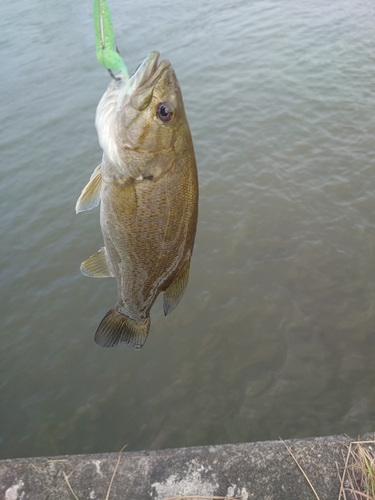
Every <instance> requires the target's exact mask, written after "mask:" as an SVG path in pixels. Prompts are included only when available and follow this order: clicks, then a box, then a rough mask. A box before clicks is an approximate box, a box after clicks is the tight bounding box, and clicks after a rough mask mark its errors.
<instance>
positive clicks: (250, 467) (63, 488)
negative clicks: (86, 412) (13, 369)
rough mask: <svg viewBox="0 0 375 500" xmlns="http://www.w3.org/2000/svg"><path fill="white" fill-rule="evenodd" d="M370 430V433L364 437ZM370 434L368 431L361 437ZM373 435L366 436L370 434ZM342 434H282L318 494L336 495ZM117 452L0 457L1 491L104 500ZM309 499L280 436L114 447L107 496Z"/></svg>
mask: <svg viewBox="0 0 375 500" xmlns="http://www.w3.org/2000/svg"><path fill="white" fill-rule="evenodd" d="M371 438H372V437H371ZM368 439H369V438H368ZM372 439H373V438H372ZM349 442H350V438H348V437H347V436H333V437H326V438H313V439H303V440H291V441H286V444H287V445H288V446H289V447H290V448H291V450H292V451H293V454H294V455H295V457H296V458H297V460H298V462H299V463H300V465H301V466H302V467H303V469H304V470H305V472H306V474H307V475H308V477H309V479H310V481H311V482H312V483H313V485H314V487H315V489H316V491H317V493H318V495H319V497H320V500H338V494H339V487H340V482H339V479H338V474H337V469H336V462H337V463H338V464H340V466H341V467H342V466H343V463H344V460H343V453H344V454H346V451H347V449H346V446H345V445H347V444H348V443H349ZM119 456H120V455H119V453H106V454H96V455H73V456H70V455H68V456H61V457H41V458H20V459H14V460H2V461H0V499H1V500H2V499H4V500H28V499H32V500H47V499H48V500H72V499H74V498H75V497H74V495H73V493H72V492H71V491H70V490H69V487H68V484H67V481H66V479H65V477H64V474H65V476H66V477H69V482H70V484H71V486H72V488H73V490H74V493H75V495H76V498H78V499H79V500H86V499H87V500H105V499H106V495H107V491H108V487H109V483H110V480H111V477H112V474H113V471H114V468H115V466H116V463H117V460H118V458H119ZM183 495H209V496H229V497H239V498H240V499H241V500H250V499H256V500H309V499H316V497H315V495H314V494H313V492H312V490H311V488H310V487H309V485H308V484H307V481H306V479H305V478H304V476H303V475H302V473H301V471H300V470H299V469H298V467H297V465H296V463H295V462H294V460H293V458H292V457H291V455H290V454H289V452H288V451H287V449H286V447H285V446H284V444H283V443H282V442H281V441H266V442H258V443H244V444H235V445H221V446H203V447H195V448H180V449H170V450H160V451H149V452H148V451H140V452H126V451H124V452H123V453H121V460H120V463H119V466H118V469H117V472H116V475H115V478H114V481H113V484H112V487H111V492H110V496H109V499H112V500H113V499H116V500H119V499H121V500H146V499H147V500H162V499H166V498H168V499H170V498H173V497H178V496H183Z"/></svg>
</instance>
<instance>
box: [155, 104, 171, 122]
mask: <svg viewBox="0 0 375 500" xmlns="http://www.w3.org/2000/svg"><path fill="white" fill-rule="evenodd" d="M173 116H174V113H173V108H172V106H170V105H169V104H167V103H166V102H161V103H160V104H159V106H158V117H159V118H160V120H161V121H162V122H170V121H171V120H172V118H173Z"/></svg>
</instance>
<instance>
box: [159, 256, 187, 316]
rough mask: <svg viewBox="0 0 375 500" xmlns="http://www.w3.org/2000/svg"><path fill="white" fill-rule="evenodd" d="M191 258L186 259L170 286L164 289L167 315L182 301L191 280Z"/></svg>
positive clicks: (164, 304)
mask: <svg viewBox="0 0 375 500" xmlns="http://www.w3.org/2000/svg"><path fill="white" fill-rule="evenodd" d="M189 269H190V260H188V261H186V262H185V264H184V266H183V268H182V269H181V271H180V272H179V274H178V275H177V277H176V278H175V279H174V281H172V283H171V284H170V285H169V287H168V288H167V289H166V290H164V300H163V309H164V314H165V316H166V315H167V314H169V313H170V312H172V311H173V309H174V308H175V307H176V306H177V304H178V303H179V302H180V300H181V298H182V296H183V294H184V292H185V289H186V287H187V284H188V281H189Z"/></svg>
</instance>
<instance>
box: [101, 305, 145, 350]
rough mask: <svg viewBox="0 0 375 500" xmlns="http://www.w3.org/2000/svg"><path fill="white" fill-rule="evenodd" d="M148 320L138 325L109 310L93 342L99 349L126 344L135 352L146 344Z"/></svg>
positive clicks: (114, 310) (126, 317)
mask: <svg viewBox="0 0 375 500" xmlns="http://www.w3.org/2000/svg"><path fill="white" fill-rule="evenodd" d="M149 330H150V320H149V319H147V320H146V321H145V322H143V323H138V322H136V321H134V320H133V319H131V318H129V317H128V316H124V315H123V314H119V313H118V312H117V311H116V309H111V310H110V311H108V312H107V314H106V315H105V316H104V318H103V319H102V321H101V323H100V325H99V326H98V329H97V330H96V333H95V342H96V343H97V344H98V345H100V346H101V347H115V346H116V345H118V344H128V345H130V346H132V347H133V348H134V349H136V350H137V351H138V350H139V349H140V348H141V347H142V346H143V344H144V343H145V342H146V339H147V336H148V332H149Z"/></svg>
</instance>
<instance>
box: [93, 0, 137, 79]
mask: <svg viewBox="0 0 375 500" xmlns="http://www.w3.org/2000/svg"><path fill="white" fill-rule="evenodd" d="M94 27H95V39H96V57H97V59H98V61H99V62H100V64H102V65H103V66H104V67H105V68H106V69H108V70H109V71H110V73H111V70H114V71H121V73H122V74H123V76H124V78H125V79H126V80H127V79H128V78H129V74H128V70H127V69H126V66H125V63H124V61H123V60H122V58H121V56H120V54H119V53H118V51H117V47H116V44H115V35H114V32H113V24H112V17H111V12H110V10H109V6H108V3H107V2H106V0H94ZM111 74H112V73H111Z"/></svg>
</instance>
